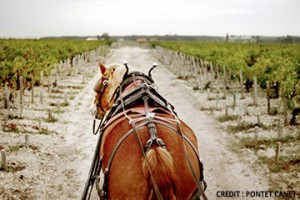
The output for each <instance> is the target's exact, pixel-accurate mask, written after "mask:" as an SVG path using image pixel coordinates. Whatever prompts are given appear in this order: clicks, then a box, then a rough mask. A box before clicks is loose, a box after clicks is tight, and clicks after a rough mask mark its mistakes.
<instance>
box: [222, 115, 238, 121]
mask: <svg viewBox="0 0 300 200" xmlns="http://www.w3.org/2000/svg"><path fill="white" fill-rule="evenodd" d="M238 118H239V116H238V115H223V116H220V117H217V120H218V121H219V122H227V121H233V120H238Z"/></svg>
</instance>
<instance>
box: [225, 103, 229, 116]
mask: <svg viewBox="0 0 300 200" xmlns="http://www.w3.org/2000/svg"><path fill="white" fill-rule="evenodd" d="M225 116H228V105H225Z"/></svg>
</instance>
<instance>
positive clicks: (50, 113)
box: [48, 109, 52, 119]
mask: <svg viewBox="0 0 300 200" xmlns="http://www.w3.org/2000/svg"><path fill="white" fill-rule="evenodd" d="M51 118H52V111H51V109H48V119H51Z"/></svg>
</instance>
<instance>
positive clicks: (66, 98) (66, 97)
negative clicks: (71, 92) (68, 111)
mask: <svg viewBox="0 0 300 200" xmlns="http://www.w3.org/2000/svg"><path fill="white" fill-rule="evenodd" d="M64 101H65V103H66V104H67V103H68V95H67V93H66V92H65V91H64Z"/></svg>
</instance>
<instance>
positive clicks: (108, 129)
mask: <svg viewBox="0 0 300 200" xmlns="http://www.w3.org/2000/svg"><path fill="white" fill-rule="evenodd" d="M99 66H100V72H101V74H102V76H101V77H100V78H99V80H97V82H96V83H95V87H94V91H95V92H96V95H95V98H94V100H93V102H92V105H91V107H90V110H91V111H92V112H93V113H94V114H95V116H96V118H98V119H99V120H101V128H100V132H101V134H102V135H101V142H100V147H99V149H98V150H99V152H97V153H98V156H99V157H100V158H101V169H102V171H103V173H104V183H103V187H102V189H100V191H99V196H100V197H101V198H100V199H122V200H123V199H139V200H140V199H148V200H154V199H159V200H162V199H166V200H167V199H168V200H169V199H170V200H175V199H176V200H186V199H200V196H202V197H203V199H207V198H206V196H205V193H204V190H205V189H203V186H204V188H206V183H205V182H204V176H203V165H202V162H201V161H200V158H199V152H198V148H197V147H198V144H197V138H196V136H195V134H194V132H193V130H192V129H191V128H190V127H189V126H188V125H187V124H186V123H185V122H184V121H182V120H180V119H179V117H178V115H177V113H176V112H175V109H174V107H173V106H172V105H171V104H170V103H169V102H168V101H167V100H166V99H164V98H163V97H162V96H161V95H160V94H159V93H158V92H157V90H156V88H155V84H154V81H153V78H152V76H151V72H152V70H153V68H154V67H156V65H155V66H153V67H152V68H151V70H150V71H149V72H148V75H146V74H144V73H141V72H138V71H134V72H130V73H129V67H128V65H127V64H126V63H125V64H111V65H110V66H109V67H105V66H104V65H103V64H99Z"/></svg>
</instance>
